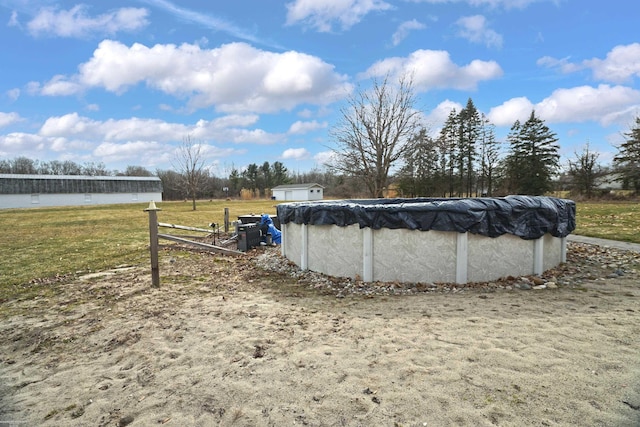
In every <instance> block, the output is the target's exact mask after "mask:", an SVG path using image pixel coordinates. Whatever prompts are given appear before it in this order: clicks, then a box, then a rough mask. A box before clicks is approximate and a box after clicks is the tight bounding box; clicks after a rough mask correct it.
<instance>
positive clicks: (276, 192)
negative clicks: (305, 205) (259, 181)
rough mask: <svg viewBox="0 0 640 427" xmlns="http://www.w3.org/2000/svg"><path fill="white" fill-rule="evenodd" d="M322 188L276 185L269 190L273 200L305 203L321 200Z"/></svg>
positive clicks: (311, 185)
mask: <svg viewBox="0 0 640 427" xmlns="http://www.w3.org/2000/svg"><path fill="white" fill-rule="evenodd" d="M323 190H324V187H323V186H322V185H320V184H288V185H278V186H277V187H273V188H272V189H271V194H272V196H273V200H281V201H288V200H291V201H294V200H295V201H307V200H322V199H323V197H324V196H323Z"/></svg>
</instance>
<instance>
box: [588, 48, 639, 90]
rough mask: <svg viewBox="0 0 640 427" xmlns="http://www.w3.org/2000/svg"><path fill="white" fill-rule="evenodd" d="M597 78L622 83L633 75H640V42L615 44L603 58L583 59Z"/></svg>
mask: <svg viewBox="0 0 640 427" xmlns="http://www.w3.org/2000/svg"><path fill="white" fill-rule="evenodd" d="M584 64H585V66H587V67H589V68H591V70H592V71H593V76H594V77H595V78H596V79H598V80H604V81H610V82H614V83H623V82H626V81H629V80H631V78H633V77H640V43H632V44H630V45H626V46H616V47H614V48H613V49H612V50H611V51H610V52H609V53H607V57H606V58H605V59H597V58H594V59H591V60H588V61H584Z"/></svg>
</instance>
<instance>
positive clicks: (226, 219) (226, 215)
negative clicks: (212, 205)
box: [224, 208, 229, 233]
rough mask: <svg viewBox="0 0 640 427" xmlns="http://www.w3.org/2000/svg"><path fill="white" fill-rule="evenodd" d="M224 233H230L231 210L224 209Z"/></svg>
mask: <svg viewBox="0 0 640 427" xmlns="http://www.w3.org/2000/svg"><path fill="white" fill-rule="evenodd" d="M224 232H225V233H228V232H229V208H224Z"/></svg>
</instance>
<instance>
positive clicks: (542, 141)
mask: <svg viewBox="0 0 640 427" xmlns="http://www.w3.org/2000/svg"><path fill="white" fill-rule="evenodd" d="M507 139H508V141H509V145H510V148H509V154H508V155H507V158H506V159H505V162H506V173H507V182H508V186H509V191H510V192H512V193H515V194H529V195H542V194H544V193H546V192H548V191H550V190H552V188H553V185H552V178H553V174H554V173H555V172H556V171H557V170H558V166H559V165H558V161H559V159H560V155H559V154H558V150H559V149H560V147H559V146H558V145H557V144H556V143H557V142H558V138H557V137H556V134H555V133H554V132H552V131H551V130H550V129H549V127H548V126H547V125H545V124H544V121H543V120H542V119H540V118H538V117H536V114H535V111H532V112H531V116H529V119H528V120H527V121H526V122H524V123H520V122H519V121H516V122H515V123H514V124H513V126H512V127H511V131H510V132H509V135H508V137H507Z"/></svg>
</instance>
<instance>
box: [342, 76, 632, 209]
mask: <svg viewBox="0 0 640 427" xmlns="http://www.w3.org/2000/svg"><path fill="white" fill-rule="evenodd" d="M415 104H416V102H415V96H414V93H413V85H412V82H411V79H409V78H407V77H402V78H400V80H399V81H398V82H397V83H396V84H392V83H391V82H390V81H389V78H385V79H383V80H381V81H380V80H379V81H374V82H373V86H372V88H371V89H369V90H362V91H359V92H356V93H355V94H354V95H352V96H351V97H350V98H349V101H348V103H347V106H346V107H344V108H343V109H342V110H341V113H342V118H341V120H340V121H339V122H338V123H337V125H336V127H335V128H334V129H333V130H332V136H333V139H334V141H336V146H337V147H336V148H335V149H334V153H333V154H334V156H333V162H332V164H331V165H330V168H331V170H332V171H334V172H335V173H338V174H342V175H345V176H348V177H350V178H352V179H355V180H357V181H359V182H360V183H361V185H363V186H364V188H366V189H367V194H366V196H368V197H383V196H384V195H385V194H388V191H386V192H385V190H388V189H389V187H390V186H394V187H395V189H396V190H397V192H398V193H399V195H400V196H403V197H417V196H423V197H470V196H501V195H507V194H525V195H542V194H545V193H548V192H550V191H552V190H554V189H556V188H554V187H557V186H558V185H562V186H563V188H562V189H569V190H572V191H573V192H574V193H577V194H583V195H585V196H587V197H591V196H592V195H593V194H594V189H595V188H596V186H597V180H598V178H600V177H602V176H604V175H606V174H609V175H613V176H614V177H615V178H614V179H615V180H617V181H619V182H620V183H621V184H622V187H623V188H625V189H631V190H633V191H634V192H635V193H638V191H640V188H639V184H640V117H638V118H636V121H635V125H634V126H632V128H631V130H630V131H629V132H628V133H625V134H624V137H625V142H624V143H623V144H621V145H620V147H618V151H619V152H618V154H617V155H616V156H615V158H614V162H613V165H612V167H609V168H607V167H603V166H601V165H600V164H599V163H598V161H597V160H598V155H597V153H594V152H593V151H591V150H590V149H589V145H588V144H587V145H586V148H585V149H584V151H583V152H581V153H575V159H570V160H569V161H568V164H567V165H566V168H564V169H565V170H564V171H563V170H562V169H563V168H561V165H560V155H559V150H560V146H559V144H558V137H557V135H556V134H555V132H553V131H552V130H551V129H550V128H549V127H548V126H547V125H546V124H545V122H544V120H542V119H541V118H540V117H538V116H537V115H536V112H535V110H533V111H531V113H530V115H529V117H528V118H527V120H526V121H524V122H520V121H516V122H514V123H513V125H512V126H511V128H510V131H509V133H508V135H507V137H506V141H503V142H500V141H498V140H497V138H496V134H495V126H494V125H493V124H492V123H491V122H490V121H489V120H488V119H487V117H486V116H485V115H484V114H482V113H480V112H479V111H478V110H477V108H476V107H475V105H474V103H473V100H472V99H471V98H469V99H468V101H467V104H466V105H465V107H464V108H462V109H461V110H460V111H457V110H455V109H454V110H452V111H451V112H450V114H449V116H448V117H447V119H446V121H445V123H444V124H443V126H442V128H441V129H440V130H439V132H438V133H437V134H436V135H435V136H433V135H432V134H430V133H429V130H428V129H427V128H426V127H425V126H424V125H423V124H422V123H421V118H420V112H419V110H418V109H417V108H416V105H415ZM565 187H566V188H565Z"/></svg>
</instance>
